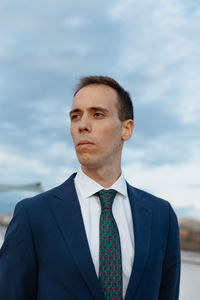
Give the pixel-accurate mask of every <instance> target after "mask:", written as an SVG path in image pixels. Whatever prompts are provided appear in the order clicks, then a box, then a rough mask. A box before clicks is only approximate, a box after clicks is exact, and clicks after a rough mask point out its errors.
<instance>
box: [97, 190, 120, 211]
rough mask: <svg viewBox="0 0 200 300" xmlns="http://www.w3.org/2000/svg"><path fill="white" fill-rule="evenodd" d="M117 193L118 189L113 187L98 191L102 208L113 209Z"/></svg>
mask: <svg viewBox="0 0 200 300" xmlns="http://www.w3.org/2000/svg"><path fill="white" fill-rule="evenodd" d="M116 194H117V191H115V190H112V189H110V190H101V191H99V192H98V196H99V199H100V202H101V208H102V210H111V209H112V204H113V200H114V198H115V195H116Z"/></svg>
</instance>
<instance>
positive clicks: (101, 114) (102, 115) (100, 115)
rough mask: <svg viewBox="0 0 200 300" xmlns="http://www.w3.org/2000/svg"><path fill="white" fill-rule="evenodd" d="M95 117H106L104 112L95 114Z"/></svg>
mask: <svg viewBox="0 0 200 300" xmlns="http://www.w3.org/2000/svg"><path fill="white" fill-rule="evenodd" d="M94 116H95V117H97V118H99V117H104V114H103V113H102V112H95V114H94Z"/></svg>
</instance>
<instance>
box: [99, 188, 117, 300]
mask: <svg viewBox="0 0 200 300" xmlns="http://www.w3.org/2000/svg"><path fill="white" fill-rule="evenodd" d="M116 193H117V192H116V191H115V190H112V189H111V190H101V191H100V192H98V196H99V199H100V202H101V216H100V224H99V238H100V240H99V280H100V284H101V287H102V290H103V292H104V295H105V298H106V300H111V299H112V300H121V299H122V259H121V246H120V237H119V231H118V228H117V224H116V222H115V219H114V217H113V214H112V204H113V200H114V198H115V195H116Z"/></svg>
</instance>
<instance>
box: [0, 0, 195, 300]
mask: <svg viewBox="0 0 200 300" xmlns="http://www.w3.org/2000/svg"><path fill="white" fill-rule="evenodd" d="M0 16H1V17H0V214H1V219H3V220H4V221H5V218H8V219H9V217H11V216H12V212H13V209H14V207H15V204H16V203H17V202H18V201H19V200H21V199H23V198H26V197H31V196H33V195H35V194H37V193H39V192H41V191H45V190H47V189H49V188H52V187H54V186H56V185H58V184H60V183H62V182H63V181H64V180H65V179H66V178H67V177H68V176H69V175H70V174H71V173H72V172H75V171H76V170H77V168H78V162H77V159H76V155H75V152H74V149H73V144H72V139H71V137H70V133H69V117H68V111H69V109H70V107H71V102H72V99H73V91H74V88H75V86H76V84H77V82H78V79H79V78H80V77H81V76H85V75H107V76H111V77H114V78H115V79H116V80H117V81H119V83H120V84H121V85H122V86H123V87H124V88H125V89H127V90H128V91H129V92H130V94H131V96H132V100H133V103H134V108H135V130H134V135H133V138H132V140H130V141H128V143H127V144H126V145H125V148H124V153H123V171H124V173H125V176H126V178H127V181H128V182H129V183H131V184H132V185H134V186H136V187H138V188H141V189H144V190H146V191H148V192H150V193H153V194H155V195H157V196H159V197H162V198H164V199H167V200H168V201H169V202H170V203H171V204H172V206H173V207H174V209H175V211H176V213H177V215H178V218H179V223H180V229H181V239H182V248H183V249H185V250H190V251H191V250H192V251H196V254H195V255H197V253H198V251H200V180H199V178H200V176H199V175H200V174H199V173H200V172H199V170H200V118H199V115H200V88H199V83H200V72H199V70H200V60H199V53H200V2H199V1H198V0H190V1H187V0H162V1H160V0H143V1H135V0H123V1H122V0H110V1H105V0H102V1H89V0H84V1H81V0H73V1H72V0H68V1H64V0H57V1H52V0H48V1H47V0H40V1H38V0H30V1H25V0H18V1H14V0H13V1H12V0H1V1H0ZM5 213H6V215H5ZM8 219H6V220H8ZM4 221H2V224H4ZM5 222H7V221H5ZM190 258H191V256H190ZM197 261H198V259H197ZM199 264H200V260H199ZM187 274H189V273H187ZM189 277H190V276H189ZM185 278H186V277H183V280H185ZM186 282H188V281H187V280H186ZM195 295H197V291H196V292H195ZM199 295H200V294H199ZM182 297H183V296H182ZM199 297H200V296H199ZM181 299H188V298H181ZM191 299H195V298H194V297H193V298H191Z"/></svg>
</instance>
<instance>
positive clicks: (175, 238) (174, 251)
mask: <svg viewBox="0 0 200 300" xmlns="http://www.w3.org/2000/svg"><path fill="white" fill-rule="evenodd" d="M179 282H180V238H179V227H178V222H177V217H176V215H175V213H174V211H173V209H172V208H171V206H170V205H169V231H168V242H167V248H166V254H165V258H164V264H163V272H162V280H161V287H160V293H159V300H169V299H170V300H178V297H179Z"/></svg>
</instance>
